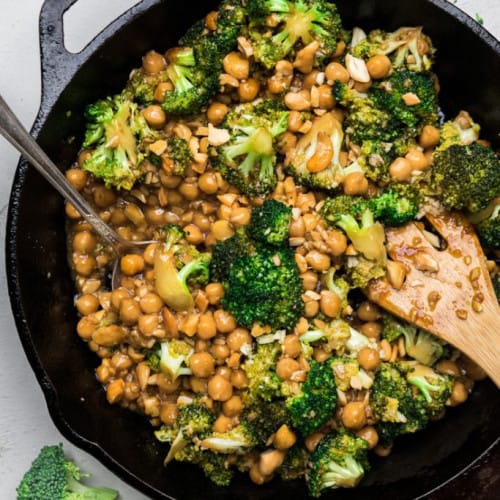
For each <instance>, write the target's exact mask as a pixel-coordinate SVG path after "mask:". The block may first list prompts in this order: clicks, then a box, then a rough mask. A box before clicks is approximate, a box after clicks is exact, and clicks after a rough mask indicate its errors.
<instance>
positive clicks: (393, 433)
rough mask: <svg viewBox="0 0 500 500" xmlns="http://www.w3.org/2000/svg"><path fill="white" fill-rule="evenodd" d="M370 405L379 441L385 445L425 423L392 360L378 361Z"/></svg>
mask: <svg viewBox="0 0 500 500" xmlns="http://www.w3.org/2000/svg"><path fill="white" fill-rule="evenodd" d="M370 407H371V409H372V411H373V414H374V416H375V418H376V419H377V420H378V423H377V426H376V428H377V431H378V433H379V436H380V441H381V443H382V444H384V445H389V444H391V443H392V442H393V440H394V439H395V438H396V437H397V436H399V435H401V434H408V433H414V432H416V431H418V430H420V429H423V428H424V427H425V426H426V425H427V422H428V417H427V412H426V410H425V408H424V407H423V405H422V402H421V401H420V400H419V399H417V398H415V396H414V394H413V391H412V389H411V386H410V385H409V383H408V382H407V380H406V378H405V376H404V375H403V374H402V373H401V371H399V370H398V368H397V367H396V366H394V364H393V363H381V365H380V366H379V369H378V371H377V372H376V374H375V380H374V382H373V385H372V388H371V391H370Z"/></svg>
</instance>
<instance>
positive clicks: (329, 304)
mask: <svg viewBox="0 0 500 500" xmlns="http://www.w3.org/2000/svg"><path fill="white" fill-rule="evenodd" d="M341 305H342V302H341V300H340V297H339V296H338V295H337V294H336V293H335V292H332V291H330V290H322V291H321V298H320V299H319V308H320V310H321V312H322V313H323V314H324V315H325V316H328V317H329V318H335V317H336V316H338V314H339V313H340V308H341Z"/></svg>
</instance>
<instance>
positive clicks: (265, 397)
mask: <svg viewBox="0 0 500 500" xmlns="http://www.w3.org/2000/svg"><path fill="white" fill-rule="evenodd" d="M280 354H281V345H280V344H279V342H271V343H269V344H257V347H256V350H255V352H253V353H252V354H251V355H250V356H249V357H248V358H247V359H246V360H245V362H244V363H243V364H242V365H241V368H242V369H243V371H244V372H245V373H246V375H247V378H248V391H247V395H246V396H245V406H251V405H252V404H255V403H258V404H260V402H261V401H266V402H271V401H273V400H275V399H276V398H277V397H279V396H280V395H281V380H280V378H279V377H278V375H277V374H276V362H277V360H278V357H279V356H280Z"/></svg>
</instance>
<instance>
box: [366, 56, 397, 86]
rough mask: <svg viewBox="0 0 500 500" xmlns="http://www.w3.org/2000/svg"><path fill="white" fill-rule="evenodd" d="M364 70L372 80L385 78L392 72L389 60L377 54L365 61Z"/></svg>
mask: <svg viewBox="0 0 500 500" xmlns="http://www.w3.org/2000/svg"><path fill="white" fill-rule="evenodd" d="M366 69H367V70H368V73H370V76H371V77H372V78H374V79H376V80H377V79H379V78H385V77H386V76H388V75H389V73H390V72H391V70H392V63H391V60H390V59H389V58H388V57H387V56H386V55H384V54H377V55H375V56H372V57H370V59H368V61H366Z"/></svg>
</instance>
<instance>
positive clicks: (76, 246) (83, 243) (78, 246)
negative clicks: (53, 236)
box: [73, 230, 97, 254]
mask: <svg viewBox="0 0 500 500" xmlns="http://www.w3.org/2000/svg"><path fill="white" fill-rule="evenodd" d="M96 245H97V241H96V239H95V237H94V235H93V234H92V233H91V232H90V231H87V230H85V231H80V232H79V233H76V234H75V237H74V238H73V250H74V251H75V252H78V253H84V254H89V253H92V252H93V251H94V250H95V247H96Z"/></svg>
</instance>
